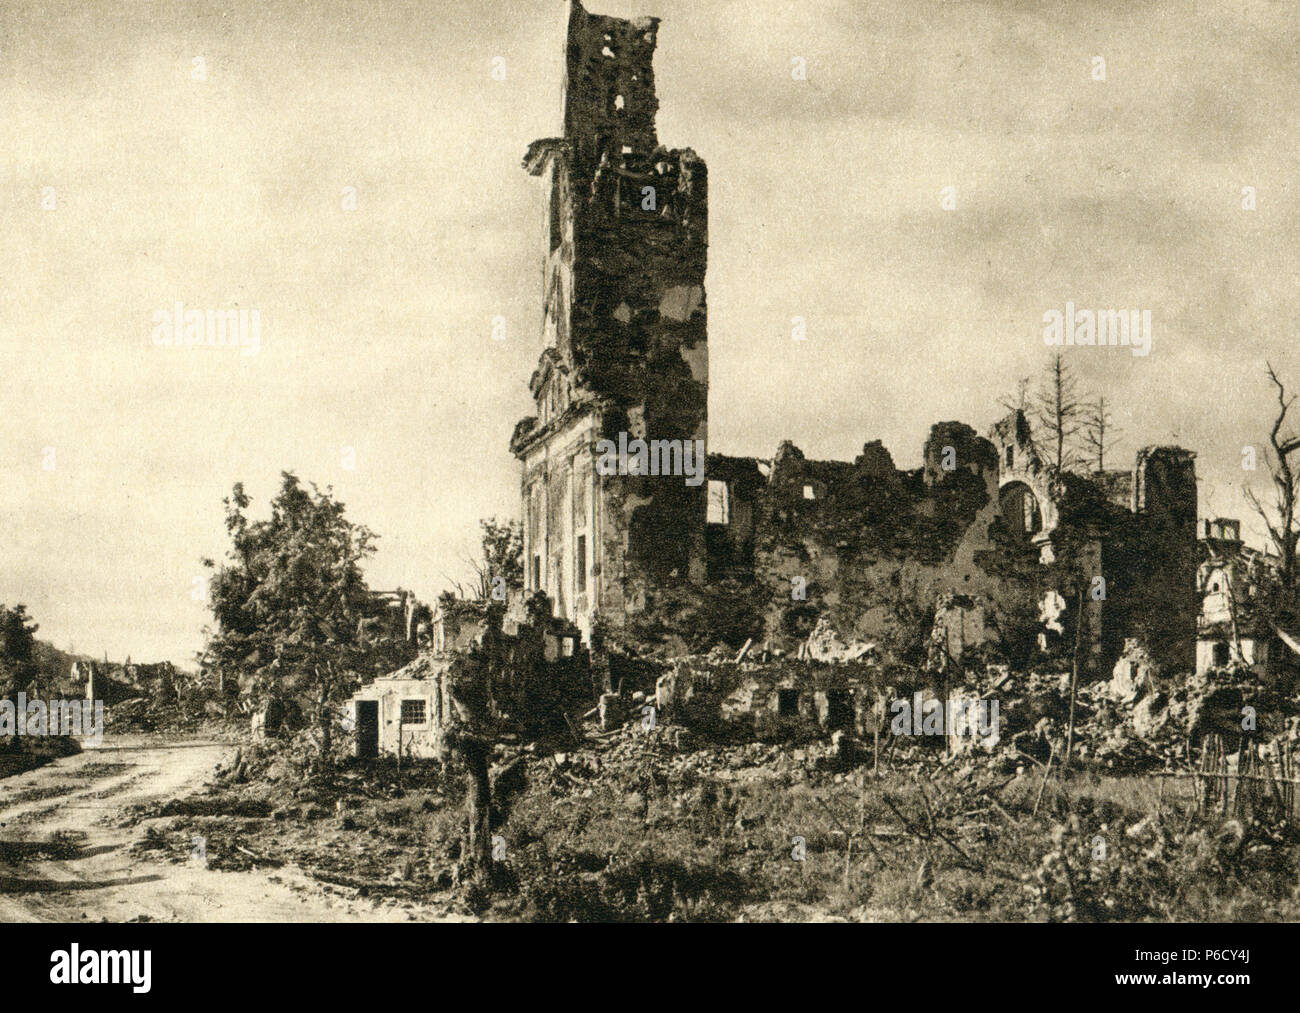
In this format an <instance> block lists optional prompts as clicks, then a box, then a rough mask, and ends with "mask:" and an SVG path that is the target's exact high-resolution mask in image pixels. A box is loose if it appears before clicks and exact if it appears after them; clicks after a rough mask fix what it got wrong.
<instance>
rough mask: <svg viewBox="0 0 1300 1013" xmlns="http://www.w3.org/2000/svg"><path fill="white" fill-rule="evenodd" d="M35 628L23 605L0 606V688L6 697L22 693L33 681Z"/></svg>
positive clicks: (36, 672) (35, 665) (34, 671)
mask: <svg viewBox="0 0 1300 1013" xmlns="http://www.w3.org/2000/svg"><path fill="white" fill-rule="evenodd" d="M38 629H40V627H39V626H38V625H37V624H36V623H34V622H32V617H31V616H29V615H28V614H27V606H26V605H23V604H21V603H20V604H18V605H15V606H13V607H12V608H10V607H9V606H7V605H0V688H2V689H3V694H4V696H6V697H12V696H14V695H15V694H17V693H19V692H25V691H26V690H28V689H30V688H31V687H32V685H33V684H34V682H35V681H36V677H37V674H38V667H37V664H36V653H35V652H36V631H37V630H38Z"/></svg>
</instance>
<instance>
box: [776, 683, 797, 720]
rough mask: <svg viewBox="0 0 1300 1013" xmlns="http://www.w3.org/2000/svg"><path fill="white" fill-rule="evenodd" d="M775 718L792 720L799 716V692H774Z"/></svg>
mask: <svg viewBox="0 0 1300 1013" xmlns="http://www.w3.org/2000/svg"><path fill="white" fill-rule="evenodd" d="M776 713H777V717H782V718H794V717H798V716H799V691H798V690H797V689H778V690H777V691H776Z"/></svg>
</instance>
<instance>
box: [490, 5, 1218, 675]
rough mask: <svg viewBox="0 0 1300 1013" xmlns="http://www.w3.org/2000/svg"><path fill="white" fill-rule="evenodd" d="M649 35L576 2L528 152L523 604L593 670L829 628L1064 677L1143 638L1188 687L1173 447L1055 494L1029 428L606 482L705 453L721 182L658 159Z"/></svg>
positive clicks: (899, 651)
mask: <svg viewBox="0 0 1300 1013" xmlns="http://www.w3.org/2000/svg"><path fill="white" fill-rule="evenodd" d="M658 33H659V21H658V20H657V19H654V18H643V19H639V20H625V19H621V18H613V17H603V16H599V15H593V14H590V13H588V12H587V11H586V10H584V9H583V7H582V6H581V4H580V3H577V2H573V3H572V4H571V7H570V18H569V25H568V40H567V47H566V53H565V85H564V114H563V133H562V135H561V136H558V137H552V138H546V139H543V140H539V141H535V142H534V143H533V144H532V145H531V146H530V147H529V149H528V152H527V154H526V156H525V159H524V166H525V168H526V169H527V170H528V171H529V172H530V173H531V174H532V175H534V176H537V177H539V178H541V179H543V180H544V181H545V184H546V187H547V199H546V227H545V229H544V236H543V239H544V243H545V271H544V279H545V280H544V322H543V329H542V333H543V340H542V345H543V348H542V352H541V355H540V359H539V362H538V366H537V369H536V371H535V372H534V374H533V377H532V381H531V384H530V390H531V392H532V394H533V396H534V399H535V401H536V404H537V413H536V415H535V416H533V417H530V418H527V419H524V420H523V421H521V422H520V423H519V425H518V426H517V427H516V429H515V433H514V437H513V439H512V441H511V449H512V451H513V452H514V453H515V454H516V456H517V457H518V458H519V460H520V461H521V463H522V494H523V515H524V567H525V587H526V592H527V593H536V592H539V591H542V592H545V593H546V594H547V595H548V596H550V597H551V598H552V599H553V601H554V602H555V606H556V611H557V614H558V615H559V616H561V617H564V618H566V619H568V620H570V621H572V622H574V623H576V624H577V626H578V627H579V628H580V629H581V630H582V633H583V636H584V638H585V639H586V640H587V642H588V643H590V644H591V645H592V646H593V648H594V649H597V650H598V651H599V649H600V648H601V647H602V645H603V644H604V642H605V638H606V636H607V635H608V636H609V637H610V638H612V639H611V642H616V641H618V640H619V638H620V637H623V638H624V639H626V638H627V637H628V636H629V635H630V636H632V637H633V638H635V637H638V636H641V635H642V634H649V635H652V636H653V637H654V638H656V639H657V640H659V641H660V642H661V643H663V644H665V645H669V646H671V644H672V643H674V642H675V643H676V644H677V645H678V646H680V647H682V648H689V649H690V650H699V649H701V648H703V649H704V650H707V649H708V648H709V646H711V645H710V644H708V643H702V642H701V640H707V639H708V638H709V637H710V636H716V640H715V642H720V643H732V642H733V641H734V640H736V639H737V638H739V639H740V640H742V641H743V640H744V639H749V638H751V637H753V638H762V642H763V643H764V644H765V645H766V646H767V647H769V648H770V649H772V650H773V651H777V652H782V653H785V652H789V653H794V652H795V651H796V650H797V649H798V648H799V647H800V645H801V644H803V643H804V642H805V641H806V640H807V638H808V636H809V634H810V632H811V631H812V629H813V627H814V626H815V625H816V624H817V623H818V621H829V622H830V624H831V625H832V627H833V628H834V629H836V630H839V631H840V632H842V633H843V634H844V635H845V636H846V637H850V638H858V639H861V640H863V641H879V642H880V643H881V645H882V646H883V647H885V648H887V649H888V650H890V651H891V652H892V653H893V654H894V655H895V656H896V657H899V658H900V659H904V660H906V661H908V662H909V663H912V664H918V665H919V664H923V663H925V662H926V661H927V659H928V658H929V656H930V654H931V653H932V652H933V651H934V650H935V647H934V644H932V643H931V640H932V639H933V640H934V643H935V644H937V643H940V642H942V643H944V644H946V645H947V647H946V648H945V650H946V651H947V652H948V653H949V654H952V655H958V654H961V655H969V654H970V653H971V652H976V653H980V652H983V653H984V654H986V655H988V656H989V657H990V658H993V659H996V660H998V661H1005V662H1008V663H1011V664H1015V665H1022V664H1026V663H1028V662H1030V661H1031V660H1032V659H1033V658H1035V657H1039V658H1041V657H1042V655H1043V654H1044V653H1046V654H1049V655H1052V656H1054V657H1056V658H1057V659H1060V658H1061V657H1064V656H1069V655H1071V654H1072V653H1073V652H1074V651H1075V650H1076V647H1075V643H1076V637H1075V633H1076V630H1077V632H1078V637H1077V643H1078V648H1077V649H1078V651H1079V652H1080V653H1081V657H1082V661H1083V663H1084V664H1085V665H1086V667H1087V668H1088V669H1089V670H1091V671H1094V672H1101V671H1104V670H1105V669H1106V668H1107V667H1108V665H1109V664H1111V663H1113V661H1114V659H1115V658H1116V657H1117V656H1118V655H1119V653H1120V651H1121V650H1122V648H1123V645H1124V642H1125V639H1126V638H1129V637H1138V638H1140V639H1141V640H1142V641H1143V642H1144V643H1147V644H1149V645H1150V646H1151V648H1152V649H1153V650H1155V651H1157V652H1158V653H1160V654H1161V655H1162V657H1166V658H1169V659H1170V660H1171V662H1173V663H1175V664H1179V665H1185V666H1186V667H1188V668H1190V667H1191V664H1192V660H1193V654H1194V650H1195V643H1196V613H1197V611H1198V606H1199V602H1198V599H1197V592H1196V579H1195V577H1196V567H1197V562H1198V558H1197V544H1196V528H1195V524H1196V478H1195V468H1194V463H1193V457H1194V455H1192V454H1191V453H1190V452H1188V451H1185V450H1182V449H1181V448H1177V447H1150V448H1144V449H1143V450H1142V451H1140V452H1139V454H1138V457H1137V460H1136V463H1135V466H1134V468H1133V469H1132V470H1129V471H1116V470H1112V471H1107V472H1099V473H1097V474H1095V475H1093V476H1090V477H1082V476H1077V475H1070V474H1064V475H1061V474H1057V473H1056V471H1055V470H1054V469H1053V468H1050V467H1048V466H1047V465H1046V464H1045V463H1044V461H1043V459H1042V458H1041V457H1040V455H1039V454H1038V453H1037V451H1036V449H1035V447H1034V440H1033V433H1032V432H1031V428H1030V424H1029V422H1028V421H1027V420H1026V418H1025V416H1024V414H1023V413H1021V412H1014V413H1012V414H1011V415H1009V416H1007V417H1006V418H1004V419H1002V420H1001V421H1000V422H998V423H997V425H995V426H994V427H993V428H992V430H991V431H990V432H989V434H988V436H987V437H983V436H980V435H979V434H978V433H977V432H976V431H975V430H974V429H972V428H971V427H970V426H968V425H966V424H964V423H961V422H956V421H953V422H941V423H938V424H936V425H935V426H933V427H932V429H931V431H930V433H929V436H928V438H927V440H926V442H925V445H924V448H923V464H922V467H920V468H919V469H915V470H910V471H905V470H900V469H898V468H897V467H896V466H895V464H894V461H893V459H892V457H891V455H890V453H889V451H888V450H887V449H885V447H883V446H882V445H881V444H880V443H879V442H878V441H877V442H872V443H868V444H866V445H865V446H864V447H863V452H862V454H861V455H860V456H859V457H858V458H856V459H855V460H853V461H815V460H810V459H808V458H806V457H805V455H804V454H803V453H802V452H801V451H800V450H799V449H798V448H797V447H796V446H795V445H794V444H793V443H790V442H786V443H783V444H782V445H781V446H780V447H779V448H778V449H777V451H776V453H775V455H774V456H773V457H772V458H771V459H770V460H760V459H757V458H744V457H732V456H726V455H721V454H710V455H708V457H707V482H705V483H704V484H692V483H690V482H687V481H685V480H683V478H682V476H681V475H679V474H678V475H663V474H636V473H632V474H627V473H618V474H606V473H603V472H604V470H605V469H602V468H601V467H599V466H598V465H599V462H600V460H601V457H600V453H599V451H598V447H599V446H600V445H601V441H603V440H608V441H611V442H617V441H618V440H619V439H623V440H625V441H626V440H637V439H641V440H646V441H653V440H663V441H673V442H676V443H679V444H684V443H690V442H692V441H700V443H699V445H700V446H704V444H705V441H706V440H707V395H708V351H707V333H706V304H705V291H704V275H705V269H706V263H707V239H708V235H707V218H708V190H707V172H706V168H705V165H704V163H703V162H702V161H701V160H700V159H699V158H698V157H697V156H696V155H695V154H694V152H692V151H690V150H669V149H667V148H665V147H664V146H662V145H661V144H660V143H659V138H658V135H657V132H656V129H655V114H656V112H657V109H658V98H657V96H656V93H655V87H654V71H653V56H654V51H655V47H656V44H657V41H658ZM723 616H726V617H728V618H727V619H725V620H723V619H722V618H721V617H723ZM714 620H718V621H719V622H720V623H721V624H722V628H721V629H720V628H719V627H717V626H714V625H712V622H713V621H714ZM702 622H703V623H706V624H708V625H709V628H707V629H696V630H693V631H692V630H691V629H689V628H688V627H689V626H690V625H691V624H692V623H694V624H695V625H697V626H698V625H700V624H701V623H702ZM936 623H938V626H939V627H940V628H939V629H937V630H936ZM954 629H956V631H957V632H956V633H954V632H953V630H954ZM719 634H721V635H719ZM674 638H675V640H674ZM732 646H734V643H732ZM952 660H954V661H956V660H958V659H957V658H956V657H954V658H953V659H952Z"/></svg>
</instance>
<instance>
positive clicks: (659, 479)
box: [511, 0, 708, 635]
mask: <svg viewBox="0 0 1300 1013" xmlns="http://www.w3.org/2000/svg"><path fill="white" fill-rule="evenodd" d="M658 31H659V21H658V19H657V18H641V19H638V20H634V21H629V20H624V19H622V18H613V17H603V16H600V15H594V14H589V13H588V12H587V11H586V10H584V9H583V7H582V5H581V4H580V3H578V2H577V0H573V2H572V4H571V6H570V13H569V28H568V42H567V49H566V59H565V68H566V69H565V82H564V134H563V136H561V137H551V138H545V139H543V140H539V141H534V142H533V144H532V145H531V146H530V147H529V149H528V153H527V155H526V156H525V158H524V167H525V168H526V169H527V170H528V172H529V173H530V174H532V175H534V176H538V177H541V178H542V179H544V180H545V182H546V186H547V191H548V192H547V201H546V208H547V212H546V226H545V229H544V240H545V242H546V254H545V270H544V286H545V288H544V291H545V302H544V317H543V326H542V345H543V348H542V352H541V358H540V361H539V363H538V367H537V370H536V372H535V373H534V374H533V377H532V380H531V382H530V390H531V391H532V394H533V396H534V398H535V399H536V402H537V414H536V416H534V417H532V418H527V419H524V420H523V421H522V422H520V423H519V425H518V426H517V427H516V429H515V434H514V437H513V439H512V440H511V450H512V451H513V452H514V453H515V455H516V456H517V457H518V458H519V459H520V461H521V462H522V464H523V516H524V560H525V564H524V569H525V578H524V579H525V587H526V589H527V591H528V592H530V593H531V592H533V591H537V590H544V591H546V592H547V594H549V595H550V596H551V597H552V598H553V599H554V600H555V604H556V611H557V613H559V614H560V615H563V616H565V617H567V618H569V619H572V620H573V621H574V622H576V623H578V625H579V626H580V627H581V628H582V629H583V630H584V633H586V634H588V635H589V634H590V631H591V628H592V625H593V623H594V622H595V619H596V617H597V616H600V617H602V618H603V619H604V620H605V621H606V622H607V623H609V624H611V625H614V626H618V625H621V624H622V623H623V622H624V621H625V618H626V616H627V614H628V613H629V612H635V611H637V610H638V609H640V608H642V607H644V606H645V604H646V602H647V597H648V596H649V595H650V594H651V593H652V592H653V590H654V589H655V588H656V587H658V586H663V585H665V584H668V583H671V582H672V581H675V580H681V581H700V580H703V579H704V573H705V548H704V522H705V488H706V486H705V485H704V484H702V483H701V482H700V481H699V480H698V478H699V477H698V476H696V479H695V481H688V480H687V478H688V476H687V475H684V474H683V473H682V472H683V471H684V470H688V468H687V467H686V466H687V465H695V464H696V462H695V457H694V454H695V451H696V448H697V447H698V448H700V449H701V450H702V448H703V441H704V440H705V439H706V435H707V434H706V420H707V396H708V348H707V344H706V340H707V333H706V313H705V295H704V273H705V266H706V260H707V245H708V176H707V170H706V168H705V165H704V163H703V162H702V161H701V160H700V159H699V158H698V157H696V155H695V153H694V152H693V151H691V150H689V149H686V150H681V151H678V150H672V151H670V150H668V149H667V148H664V147H663V146H661V145H660V144H659V140H658V137H657V135H656V132H655V113H656V111H657V109H658V99H657V98H656V95H655V87H654V69H653V66H652V60H653V56H654V50H655V44H656V41H657V37H658ZM620 437H621V438H622V440H623V442H624V443H627V442H630V441H634V440H637V439H641V440H645V441H665V444H664V445H665V446H667V445H671V444H673V443H676V444H677V446H678V449H679V450H680V451H681V452H682V453H686V452H688V448H689V452H690V454H691V457H690V458H687V459H685V460H683V459H682V458H681V457H680V456H679V457H678V459H677V460H678V465H679V466H678V467H676V468H675V469H674V468H671V467H664V468H655V469H654V470H655V471H658V472H659V473H658V474H654V473H651V474H644V473H641V474H603V473H602V471H603V470H605V469H602V468H600V467H598V461H600V460H601V455H600V453H598V451H597V445H598V443H599V441H601V440H603V439H605V440H610V441H612V442H613V443H614V444H618V443H619V441H620ZM695 441H700V442H699V443H698V444H696V442H695ZM658 463H659V464H662V463H663V462H662V460H661V461H659V462H658ZM702 467H703V456H702V454H701V456H700V457H699V459H698V468H699V469H702ZM674 470H675V471H676V473H675V474H674V473H669V474H664V473H663V472H664V471H669V472H672V471H674Z"/></svg>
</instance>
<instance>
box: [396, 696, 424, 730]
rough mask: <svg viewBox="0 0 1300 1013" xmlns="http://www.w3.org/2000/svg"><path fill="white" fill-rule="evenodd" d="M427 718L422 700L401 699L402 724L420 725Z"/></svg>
mask: <svg viewBox="0 0 1300 1013" xmlns="http://www.w3.org/2000/svg"><path fill="white" fill-rule="evenodd" d="M427 720H428V718H427V717H426V716H425V708H424V701H423V700H403V701H402V724H404V725H422V724H424V722H425V721H427Z"/></svg>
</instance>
